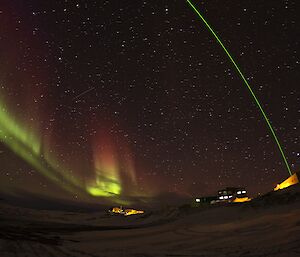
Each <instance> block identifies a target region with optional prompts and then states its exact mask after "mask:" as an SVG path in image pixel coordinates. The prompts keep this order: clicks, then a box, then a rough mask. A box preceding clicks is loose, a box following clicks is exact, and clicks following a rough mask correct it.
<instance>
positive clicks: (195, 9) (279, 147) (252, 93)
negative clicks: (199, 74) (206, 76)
mask: <svg viewBox="0 0 300 257" xmlns="http://www.w3.org/2000/svg"><path fill="white" fill-rule="evenodd" d="M187 2H188V4H189V6H190V7H191V8H192V9H193V10H194V11H195V12H196V14H197V15H198V16H199V17H200V18H201V20H202V21H203V22H204V24H205V26H206V27H207V28H208V30H209V31H210V32H211V34H213V36H214V37H215V39H216V40H217V41H218V43H219V44H220V46H221V47H222V48H223V50H224V52H225V53H226V54H227V56H228V57H229V59H230V61H231V62H232V64H233V65H234V67H235V68H236V70H237V72H238V74H239V75H240V77H241V78H242V80H243V81H244V83H245V85H246V86H247V88H248V89H249V91H250V93H251V95H252V97H253V98H254V100H255V103H256V105H257V106H258V108H259V110H260V112H261V114H262V116H263V118H264V119H265V121H266V123H267V125H268V127H269V129H270V131H271V134H272V136H273V138H274V139H275V142H276V144H277V146H278V149H279V151H280V153H281V156H282V159H283V160H284V163H285V165H286V168H287V170H288V172H289V174H290V175H292V172H291V169H290V166H289V164H288V162H287V159H286V157H285V154H284V152H283V149H282V147H281V144H280V142H279V140H278V138H277V136H276V133H275V131H274V129H273V127H272V125H271V123H270V121H269V119H268V117H267V115H266V113H265V111H264V109H263V107H262V105H261V104H260V102H259V100H258V98H257V97H256V95H255V93H254V91H253V90H252V88H251V87H250V85H249V83H248V81H247V80H246V78H245V76H244V74H243V73H242V71H241V69H240V68H239V67H238V65H237V63H236V62H235V60H234V59H233V57H232V56H231V54H230V53H229V51H228V50H227V48H226V47H225V46H224V44H223V43H222V41H221V39H220V38H219V37H218V35H217V34H216V33H215V31H214V30H213V29H212V27H211V26H210V25H209V24H208V22H207V21H206V20H205V19H204V17H203V16H202V15H201V13H200V12H199V11H198V10H197V8H196V7H195V6H194V5H193V3H192V2H191V1H190V0H187Z"/></svg>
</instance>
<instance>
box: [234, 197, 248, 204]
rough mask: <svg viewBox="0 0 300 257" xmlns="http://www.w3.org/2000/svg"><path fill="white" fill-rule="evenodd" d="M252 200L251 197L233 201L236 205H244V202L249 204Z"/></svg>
mask: <svg viewBox="0 0 300 257" xmlns="http://www.w3.org/2000/svg"><path fill="white" fill-rule="evenodd" d="M251 200H252V199H251V198H249V197H241V198H235V199H234V200H233V202H234V203H244V202H249V201H251Z"/></svg>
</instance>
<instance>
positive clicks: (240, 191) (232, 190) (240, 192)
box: [218, 187, 249, 202]
mask: <svg viewBox="0 0 300 257" xmlns="http://www.w3.org/2000/svg"><path fill="white" fill-rule="evenodd" d="M238 198H240V199H246V198H248V197H247V191H246V189H245V188H243V187H226V188H225V189H222V190H219V191H218V201H221V202H233V201H234V200H235V199H238ZM248 199H249V198H248Z"/></svg>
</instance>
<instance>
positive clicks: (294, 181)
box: [274, 173, 299, 191]
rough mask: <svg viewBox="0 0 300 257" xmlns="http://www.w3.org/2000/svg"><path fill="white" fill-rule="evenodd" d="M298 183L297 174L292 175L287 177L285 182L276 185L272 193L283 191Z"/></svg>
mask: <svg viewBox="0 0 300 257" xmlns="http://www.w3.org/2000/svg"><path fill="white" fill-rule="evenodd" d="M298 183H299V179H298V175H297V173H294V174H293V175H292V176H290V177H288V178H287V179H286V180H285V181H283V182H282V183H280V184H278V185H277V186H276V187H275V188H274V191H277V190H280V189H284V188H287V187H290V186H293V185H296V184H298Z"/></svg>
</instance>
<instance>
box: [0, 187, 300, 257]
mask: <svg viewBox="0 0 300 257" xmlns="http://www.w3.org/2000/svg"><path fill="white" fill-rule="evenodd" d="M0 256H1V257H26V256H28V257H32V256H34V257H44V256H45V257H60V256H61V257H84V256H87V257H105V256H109V257H111V256H118V257H120V256H124V257H127V256H128V257H133V256H134V257H152V256H153V257H154V256H155V257H162V256H178V257H179V256H201V257H206V256H209V257H219V256H222V257H223V256H226V257H236V256H241V257H250V256H253V257H254V256H270V257H284V256H286V257H293V256H300V189H299V186H297V187H293V188H290V189H288V190H282V191H281V192H276V193H272V194H269V195H267V196H265V197H263V198H261V199H257V200H256V201H253V202H251V203H249V204H239V205H230V206H219V207H212V208H198V209H191V208H188V207H181V208H169V209H167V208H166V209H165V210H161V211H156V212H153V213H150V212H148V213H147V214H146V215H144V216H136V217H111V216H108V215H106V214H105V213H103V212H101V213H90V214H89V213H74V212H73V213H72V212H55V211H38V210H30V209H25V208H17V207H12V206H10V205H7V204H5V202H3V201H2V203H1V204H0Z"/></svg>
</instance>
